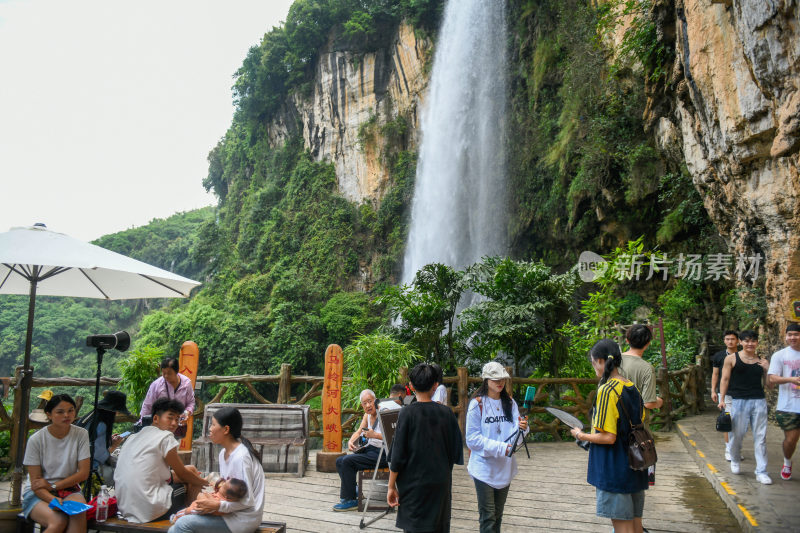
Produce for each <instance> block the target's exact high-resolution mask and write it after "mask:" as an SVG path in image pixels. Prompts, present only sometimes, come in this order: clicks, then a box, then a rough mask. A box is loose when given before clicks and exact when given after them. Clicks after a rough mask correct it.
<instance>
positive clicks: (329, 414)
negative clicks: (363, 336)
mask: <svg viewBox="0 0 800 533" xmlns="http://www.w3.org/2000/svg"><path fill="white" fill-rule="evenodd" d="M343 370H344V360H343V358H342V349H341V348H340V347H339V346H338V345H337V344H331V345H330V346H328V349H327V350H325V382H324V383H323V384H322V428H323V436H322V447H323V449H325V450H327V451H329V452H341V451H342V424H341V423H342V415H341V413H342V373H343Z"/></svg>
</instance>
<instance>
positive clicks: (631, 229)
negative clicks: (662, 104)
mask: <svg viewBox="0 0 800 533" xmlns="http://www.w3.org/2000/svg"><path fill="white" fill-rule="evenodd" d="M618 3H619V2H616V3H615V2H612V5H611V6H610V7H609V6H604V7H603V8H602V9H599V10H598V9H597V8H596V7H595V6H594V4H593V3H591V2H587V1H585V0H512V1H511V2H510V5H511V11H512V13H511V16H510V19H511V20H514V21H516V27H515V28H514V36H513V40H512V56H513V57H514V59H515V61H516V63H517V64H516V69H515V70H516V71H517V72H518V73H519V75H518V76H516V77H514V78H513V87H512V132H511V134H510V136H509V137H510V139H511V149H510V153H511V154H512V162H511V180H512V183H513V187H514V189H515V190H516V191H517V195H516V197H515V205H514V209H515V213H514V216H513V220H512V223H511V230H512V235H513V237H514V247H515V249H516V250H517V253H519V254H520V255H523V256H526V257H527V256H530V255H533V256H534V257H543V258H545V259H546V260H547V261H548V262H551V263H553V264H560V265H564V266H566V265H568V264H573V262H574V260H575V259H576V257H577V254H578V253H579V252H580V251H581V250H585V249H594V250H609V249H611V248H612V247H614V246H618V245H620V244H622V243H624V242H626V241H628V240H631V239H635V238H637V237H639V236H640V235H644V236H645V241H646V243H647V245H648V246H654V245H656V244H659V245H661V246H662V248H666V249H670V250H678V249H683V248H684V247H685V243H687V242H691V243H692V246H693V251H694V252H696V253H701V252H705V251H710V250H713V249H715V248H716V247H718V246H719V245H720V242H719V241H717V240H715V232H714V231H713V228H712V225H711V222H710V220H709V218H708V216H707V214H706V212H705V210H704V208H703V204H702V199H701V198H700V196H699V194H698V193H697V191H696V190H695V188H694V186H693V185H692V183H691V179H690V177H689V175H688V172H687V170H686V169H685V167H684V168H670V167H669V166H668V165H666V164H665V163H664V161H663V160H662V158H661V157H659V154H658V153H657V151H656V149H655V147H654V146H653V142H652V140H651V138H650V136H649V135H647V134H646V133H645V124H644V121H643V118H642V116H643V113H644V111H645V103H646V101H645V93H644V87H645V77H646V76H650V75H652V74H653V73H654V69H656V68H658V65H660V64H661V63H660V62H657V61H656V59H657V58H658V59H660V61H662V62H663V57H662V56H664V55H665V54H667V53H668V52H667V51H664V50H660V49H659V50H651V49H649V48H647V45H648V43H649V42H650V41H649V37H648V35H649V33H648V32H649V30H650V26H648V25H646V24H644V22H640V25H639V26H636V27H634V31H630V32H628V33H627V34H626V37H625V39H624V40H623V46H624V47H625V49H624V50H623V51H622V52H623V55H622V56H619V57H618V58H617V59H616V60H614V59H613V57H612V53H611V50H610V49H609V47H608V42H609V39H610V37H609V35H610V32H613V30H614V29H615V28H616V27H617V24H618V22H619V18H618V17H615V15H614V14H615V13H618V12H616V11H614V9H615V6H616V5H617V4H618ZM645 4H646V5H645ZM637 5H638V4H637ZM649 5H650V3H649V2H647V3H642V7H641V9H647V8H648V6H649ZM626 6H627V4H626ZM626 6H622V7H626ZM636 20H640V19H636ZM642 61H643V62H645V63H646V64H645V67H646V68H643V66H642V64H641V62H642ZM564 249H566V250H568V251H569V252H571V253H568V254H566V255H565V254H564V253H563V250H564ZM556 250H557V252H556Z"/></svg>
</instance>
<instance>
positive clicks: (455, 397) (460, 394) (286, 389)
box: [0, 364, 705, 462]
mask: <svg viewBox="0 0 800 533" xmlns="http://www.w3.org/2000/svg"><path fill="white" fill-rule="evenodd" d="M509 370H510V369H509ZM18 377H19V376H18V374H17V376H15V378H13V379H12V380H11V384H12V386H15V385H16V383H18ZM347 380H348V378H345V381H347ZM119 381H120V380H119V378H107V377H103V378H101V380H100V384H101V385H102V386H112V387H113V386H116V385H117V384H118V383H119ZM197 381H199V382H202V383H203V384H204V385H211V384H219V385H222V386H221V387H220V388H219V390H218V391H217V393H216V394H215V396H214V397H213V398H212V399H210V400H209V401H208V402H207V403H215V402H218V401H220V399H221V398H222V397H223V396H224V395H225V393H226V392H227V390H228V387H227V386H226V385H231V384H241V385H244V387H245V388H246V389H247V390H248V391H249V392H250V394H251V395H252V397H253V400H254V403H265V404H269V403H281V404H305V403H307V402H308V401H309V400H311V399H312V398H316V397H318V396H321V394H322V384H323V377H322V376H303V375H292V367H291V365H288V364H284V365H281V371H280V374H277V375H249V374H246V375H239V376H198V377H197ZM407 381H408V373H407V371H406V369H400V371H399V372H398V382H400V383H406V382H407ZM257 383H271V384H276V385H277V386H278V387H277V395H276V397H275V400H274V402H273V401H272V400H269V399H267V398H265V397H264V396H263V395H262V394H261V393H259V391H258V390H257V389H256V387H255V385H254V384H257ZM480 383H481V378H479V377H475V376H469V374H468V372H467V369H466V368H458V369H457V373H456V375H455V376H447V377H445V378H444V384H445V386H446V387H447V389H448V403H449V404H450V407H451V409H453V412H454V413H455V414H456V416H457V417H458V420H459V425H460V426H461V429H462V431H463V430H464V426H465V422H466V414H467V406H468V404H469V398H470V395H471V394H472V393H473V392H474V391H475V389H477V387H478V386H479V385H480ZM596 383H597V380H595V379H590V378H539V379H532V378H520V377H512V384H511V389H512V390H513V392H515V393H516V394H514V396H515V397H517V398H522V397H524V393H525V390H524V387H526V386H529V385H532V386H535V387H536V396H535V400H534V403H533V406H532V407H531V409H530V412H529V423H530V426H531V438H536V437H535V435H536V434H537V433H539V434H547V435H550V437H551V438H552V439H554V440H561V439H565V438H570V437H569V436H568V432H567V431H566V428H565V426H563V425H560V423H559V422H558V421H557V420H555V419H554V418H553V417H552V416H551V415H550V414H549V413H547V412H546V411H545V407H548V406H552V407H558V408H559V409H562V410H564V411H567V412H568V413H570V414H573V415H574V416H576V417H578V418H580V419H581V420H583V421H584V422H587V421H588V416H589V411H590V409H591V407H592V404H593V402H594V397H595V393H596ZM94 384H95V380H94V379H89V378H86V379H83V378H70V377H61V378H36V377H34V378H33V382H32V387H33V388H49V389H54V388H57V387H94ZM298 389H299V390H298ZM293 390H295V391H297V392H299V394H297V395H295V396H292V391H293ZM658 390H659V395H660V396H661V397H662V398H665V399H666V398H667V397H669V399H670V403H669V405H670V406H671V410H669V411H667V410H666V409H662V410H661V411H656V412H655V413H654V416H653V422H652V423H653V424H656V425H660V427H661V428H663V429H671V428H672V424H673V423H674V421H675V419H677V418H679V417H681V416H686V415H692V414H697V413H698V412H699V411H701V410H703V408H704V402H703V398H704V391H705V379H704V373H703V369H702V367H701V366H700V365H693V366H689V367H686V368H683V369H681V370H678V371H674V372H666V371H665V370H664V369H659V371H658ZM20 404H21V392H20V390H19V388H18V387H15V388H14V406H13V409H12V413H11V415H9V414H8V412H7V411H6V409H5V407H2V408H0V431H11V433H12V435H11V437H12V441H11V442H15V441H14V440H13V439H14V437H15V430H16V429H17V428H18V424H16V423H15V422H14V421H15V420H19V416H20V414H19V412H18V409H19V405H20ZM204 405H205V404H204V403H203V401H202V400H201V399H200V398H198V399H197V409H196V410H195V413H194V416H195V417H202V415H203V409H204ZM665 405H667V404H666V403H665ZM79 407H80V406H79ZM361 413H362V411H361V410H360V409H342V431H343V435H350V434H351V433H352V432H353V431H354V430H355V428H356V427H357V425H358V423H359V421H360V420H361ZM117 420H118V421H119V422H126V421H128V422H132V421H135V420H136V417H134V416H129V417H123V416H120V417H118V418H117ZM309 424H310V428H309V429H310V436H311V437H322V410H321V409H311V410H310V419H309ZM41 426H42V424H36V423H34V422H30V421H29V422H28V427H29V429H30V428H32V429H36V428H39V427H41ZM12 448H13V447H12ZM11 454H12V456H11V457H10V458H9V460H10V461H12V462H13V460H14V457H13V454H14V450H13V449H12V450H11Z"/></svg>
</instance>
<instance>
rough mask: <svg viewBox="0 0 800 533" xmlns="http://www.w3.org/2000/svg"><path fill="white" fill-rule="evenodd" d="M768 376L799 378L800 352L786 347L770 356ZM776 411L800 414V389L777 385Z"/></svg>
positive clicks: (786, 384) (788, 384)
mask: <svg viewBox="0 0 800 533" xmlns="http://www.w3.org/2000/svg"><path fill="white" fill-rule="evenodd" d="M767 373H768V374H774V375H776V376H781V377H784V378H790V377H796V376H800V352H798V351H796V350H793V349H792V348H791V347H789V346H787V347H786V348H784V349H783V350H778V351H777V352H775V353H774V354H772V359H770V362H769V370H768V371H767ZM775 409H776V410H778V411H786V412H789V413H800V387H798V386H797V385H795V384H794V383H781V384H780V385H778V403H777V404H776V405H775Z"/></svg>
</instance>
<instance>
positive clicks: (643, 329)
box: [619, 324, 664, 485]
mask: <svg viewBox="0 0 800 533" xmlns="http://www.w3.org/2000/svg"><path fill="white" fill-rule="evenodd" d="M625 340H626V341H627V342H628V346H629V348H628V351H627V352H624V353H623V354H622V365H620V367H619V373H620V375H621V376H622V377H624V378H626V379H629V380H631V381H632V382H633V384H634V385H636V388H637V389H639V394H641V395H642V401H644V407H645V409H644V413H643V414H642V420H643V421H644V424H645V426H647V427H649V425H650V419H649V417H648V409H660V408H661V406H662V405H663V404H664V400H663V399H662V398H661V397H660V396H658V394H656V371H655V370H654V369H653V365H651V364H650V363H648V362H647V361H645V360H644V352H645V350H647V348H648V347H649V346H650V341H651V340H653V332H652V331H650V328H648V327H647V326H645V325H643V324H634V325H633V326H631V327H629V328H628V331H626V332H625ZM647 479H648V481H649V482H650V485H655V483H656V465H652V466H651V467H650V468H648V469H647Z"/></svg>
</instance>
